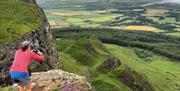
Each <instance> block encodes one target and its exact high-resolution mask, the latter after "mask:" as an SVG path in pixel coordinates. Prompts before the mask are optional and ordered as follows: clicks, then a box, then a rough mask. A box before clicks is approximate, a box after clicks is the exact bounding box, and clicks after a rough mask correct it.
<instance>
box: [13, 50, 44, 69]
mask: <svg viewBox="0 0 180 91" xmlns="http://www.w3.org/2000/svg"><path fill="white" fill-rule="evenodd" d="M32 59H34V60H36V61H39V62H41V61H43V60H44V56H39V55H38V54H36V53H34V52H32V51H31V50H30V49H27V50H26V51H22V49H19V50H17V51H16V53H15V57H14V62H13V64H12V66H11V69H10V72H28V65H29V64H30V62H31V61H32Z"/></svg>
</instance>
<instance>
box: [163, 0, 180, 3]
mask: <svg viewBox="0 0 180 91" xmlns="http://www.w3.org/2000/svg"><path fill="white" fill-rule="evenodd" d="M161 2H163V3H180V0H162V1H161Z"/></svg>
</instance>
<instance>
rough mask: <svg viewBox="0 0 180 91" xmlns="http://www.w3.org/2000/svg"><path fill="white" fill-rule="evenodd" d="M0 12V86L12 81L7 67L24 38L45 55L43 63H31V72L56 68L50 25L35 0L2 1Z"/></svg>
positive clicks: (0, 2)
mask: <svg viewBox="0 0 180 91" xmlns="http://www.w3.org/2000/svg"><path fill="white" fill-rule="evenodd" d="M25 1H27V2H25ZM0 13H1V14H0V86H4V85H7V84H10V83H11V81H10V80H9V77H8V72H9V68H10V65H11V63H12V61H13V57H14V53H15V51H16V50H17V49H18V48H19V44H20V42H22V41H24V40H29V41H31V42H32V43H33V48H34V49H41V50H42V51H43V53H44V54H45V56H46V60H45V62H44V63H43V64H41V65H40V64H38V63H32V64H31V65H33V66H32V67H31V68H30V69H31V71H32V72H34V71H46V70H50V69H55V68H59V65H60V61H59V56H58V54H57V51H56V48H55V43H54V42H55V41H54V39H53V36H52V35H51V31H50V25H49V23H48V22H47V19H46V16H45V14H44V12H43V10H42V9H41V8H40V7H38V6H37V5H36V4H35V2H34V0H1V1H0Z"/></svg>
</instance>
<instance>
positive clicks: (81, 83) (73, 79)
mask: <svg viewBox="0 0 180 91" xmlns="http://www.w3.org/2000/svg"><path fill="white" fill-rule="evenodd" d="M31 82H32V88H33V89H32V90H33V91H51V90H52V89H54V88H56V89H61V90H62V91H91V85H90V83H88V82H87V80H86V78H85V77H83V76H79V75H76V74H73V73H68V72H65V71H62V70H50V71H47V72H37V73H33V74H32V76H31Z"/></svg>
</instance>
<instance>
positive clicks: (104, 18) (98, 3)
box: [37, 0, 180, 32]
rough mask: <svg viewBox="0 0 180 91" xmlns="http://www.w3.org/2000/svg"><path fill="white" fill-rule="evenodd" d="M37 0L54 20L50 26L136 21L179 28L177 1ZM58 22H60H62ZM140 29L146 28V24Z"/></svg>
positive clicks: (114, 25) (131, 23) (163, 28)
mask: <svg viewBox="0 0 180 91" xmlns="http://www.w3.org/2000/svg"><path fill="white" fill-rule="evenodd" d="M37 1H38V4H39V5H40V6H41V7H42V8H43V9H44V10H45V13H46V15H47V17H48V20H49V21H53V22H56V23H55V24H54V23H52V24H51V23H50V24H51V25H53V26H52V27H53V28H57V27H68V26H79V27H95V28H104V27H109V28H120V29H122V26H123V27H126V26H137V25H138V26H150V27H154V28H157V30H158V32H164V31H168V32H170V31H179V29H180V28H179V27H180V18H179V15H180V14H179V10H178V8H179V7H178V5H176V4H170V5H167V4H165V5H152V6H147V7H146V6H145V7H140V6H141V5H143V4H144V3H150V2H154V0H153V1H152V0H151V1H148V0H141V1H140V0H138V1H137V0H128V1H127V0H126V1H123V0H113V1H111V0H91V1H85V0H66V1H56V0H51V2H48V0H44V1H42V0H37ZM156 1H157V0H156ZM130 6H132V7H130ZM150 9H151V10H154V11H152V12H154V13H153V14H149V13H147V11H148V10H150ZM53 13H56V14H55V15H54V14H53ZM57 13H60V14H57ZM150 13H151V11H150ZM58 22H63V24H61V23H58ZM135 30H137V29H135ZM141 30H143V31H146V28H144V29H141ZM151 32H154V31H151ZM155 32H157V31H155Z"/></svg>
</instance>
